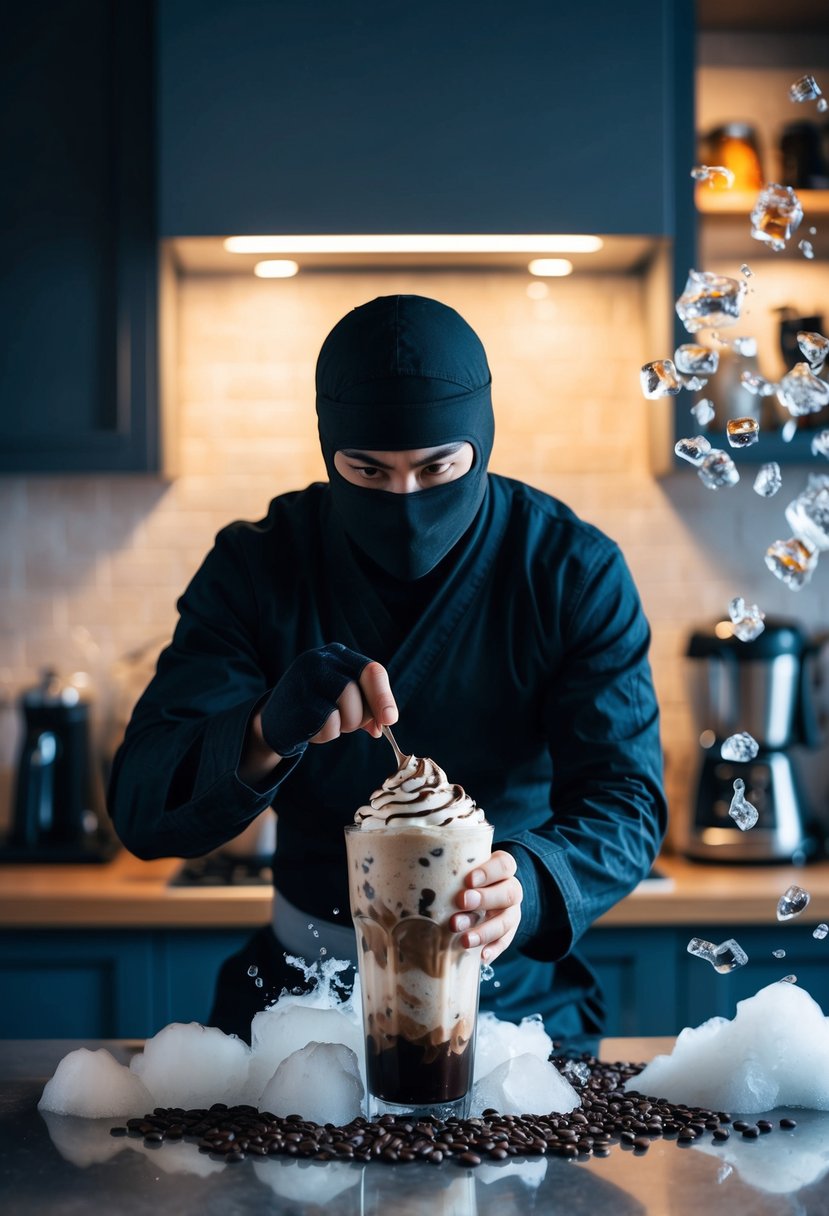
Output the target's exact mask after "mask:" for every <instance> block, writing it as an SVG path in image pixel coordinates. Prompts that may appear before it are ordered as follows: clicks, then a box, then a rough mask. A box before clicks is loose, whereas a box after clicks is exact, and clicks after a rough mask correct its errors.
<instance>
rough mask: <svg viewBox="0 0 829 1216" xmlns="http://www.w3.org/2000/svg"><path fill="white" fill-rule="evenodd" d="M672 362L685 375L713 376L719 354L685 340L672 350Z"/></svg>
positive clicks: (718, 360)
mask: <svg viewBox="0 0 829 1216" xmlns="http://www.w3.org/2000/svg"><path fill="white" fill-rule="evenodd" d="M807 358H808V356H807ZM674 362H675V364H676V366H677V371H680V372H682V373H683V375H685V376H713V374H714V372H715V371H716V370H717V366H718V364H719V362H720V356H719V352H718V351H716V350H711V348H710V347H708V346H694V345H693V344H692V343H690V342H686V343H685V344H684V345H683V346H678V347H677V348H676V350H675V351H674Z"/></svg>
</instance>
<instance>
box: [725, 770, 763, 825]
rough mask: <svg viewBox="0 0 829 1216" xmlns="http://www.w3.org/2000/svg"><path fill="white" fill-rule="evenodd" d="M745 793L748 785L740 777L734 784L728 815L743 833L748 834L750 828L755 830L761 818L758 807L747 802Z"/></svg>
mask: <svg viewBox="0 0 829 1216" xmlns="http://www.w3.org/2000/svg"><path fill="white" fill-rule="evenodd" d="M745 791H746V783H745V781H742V780H741V779H740V778H739V777H738V778H737V780H736V781H735V782H734V797H733V798H732V799H731V806H730V807H729V808H728V813H729V815H730V816H731V818H732V819H733V820H734V822H735V823H736V825H737V827H738V828H739V829H740V831H741V832H747V831H748V830H749V828H753V827H754V825H755V823H756V822H757V820H758V819H759V818H760V816H759V814H758V812H757V807H756V806H752V805H751V803H750V802H747V801H746V797H745Z"/></svg>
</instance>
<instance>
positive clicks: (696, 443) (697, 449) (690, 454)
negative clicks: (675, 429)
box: [674, 435, 711, 465]
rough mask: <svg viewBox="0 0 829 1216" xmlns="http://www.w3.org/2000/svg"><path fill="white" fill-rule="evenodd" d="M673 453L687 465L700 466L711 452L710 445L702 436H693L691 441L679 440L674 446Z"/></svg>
mask: <svg viewBox="0 0 829 1216" xmlns="http://www.w3.org/2000/svg"><path fill="white" fill-rule="evenodd" d="M674 451H675V452H676V454H677V456H681V457H682V459H683V460H687V461H688V462H689V464H693V465H701V464H702V462H703V460H704V459H705V457H706V456H707V455H708V453H709V452H710V451H711V444H710V443H709V442H708V440H707V439H706V438H705V436H704V435H695V436H694V438H693V439H680V440H679V441H678V442H677V443H676V444H675V445H674Z"/></svg>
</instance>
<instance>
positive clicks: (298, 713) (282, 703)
mask: <svg viewBox="0 0 829 1216" xmlns="http://www.w3.org/2000/svg"><path fill="white" fill-rule="evenodd" d="M370 662H371V659H368V658H366V656H365V655H364V654H358V653H357V651H356V650H349V649H348V647H347V646H343V645H341V644H340V643H339V642H332V643H330V645H328V646H320V647H319V649H318V650H306V651H305V652H304V653H303V654H301V655H299V656H298V657H297V658H296V659H294V661H293V663H292V664H291V666H290V667H289V668H288V670H287V671H286V672H285V674H284V675H283V677H282V679H281V680H280V681H279V683H278V684H277V685H276V687H275V688H274V689H273V691H272V692H271V694H270V696H269V697H268V699H267V701H266V702H265V704H264V705H263V706H262V708H261V710H260V711H259V717H260V722H261V724H262V735H263V737H264V739H265V742H266V743H267V745H268V747H270V748H271V750H272V751H274V752H277V753H278V754H279V755H280V756H295V755H299V754H300V753H301V752H304V751H305V748H306V747H307V746H308V741H309V739H312V738H313V736H314V735H316V734H317V733H318V732H319V731H320V730H321V729H322V727H323V726H324V725H325V723H326V722H327V720H328V719H329V718H330V716H331V714H333V713H334V711H335V710H336V709H337V701H338V699H339V697H340V696H341V694H342V693H343V692H344V690H345V688H346V686H347V685H348V684H350V683H351V682H352V681H355V682H356V681H357V680H359V678H360V674H361V673H362V671H363V668H364V667H366V666H368V664H369V663H370ZM371 709H372V707H369V710H368V711H367V714H366V717H367V718H368V717H371Z"/></svg>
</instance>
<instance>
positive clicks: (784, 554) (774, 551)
mask: <svg viewBox="0 0 829 1216" xmlns="http://www.w3.org/2000/svg"><path fill="white" fill-rule="evenodd" d="M817 559H818V552H817V549H813V548H812V547H811V545H808V544H807V543H806V542H805V541H802V540H800V539H798V537H796V536H792V537H790V538H789V540H775V541H773V542H772V543H771V544H770V545H769V547H768V549H766V565H767V566H768V568H769V570H771V572H772V574H773V575H774V576H775V577H776V578H779V579H780V581H781V582H782V583H785V584H786V586H787V587H788V588H789V589H790V590H791V591H799V590H800V589H801V587H805V586H806V584H807V583H808V581H809V579H810V578H811V577H812V575H813V574H814V571H815V567H816V566H817Z"/></svg>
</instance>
